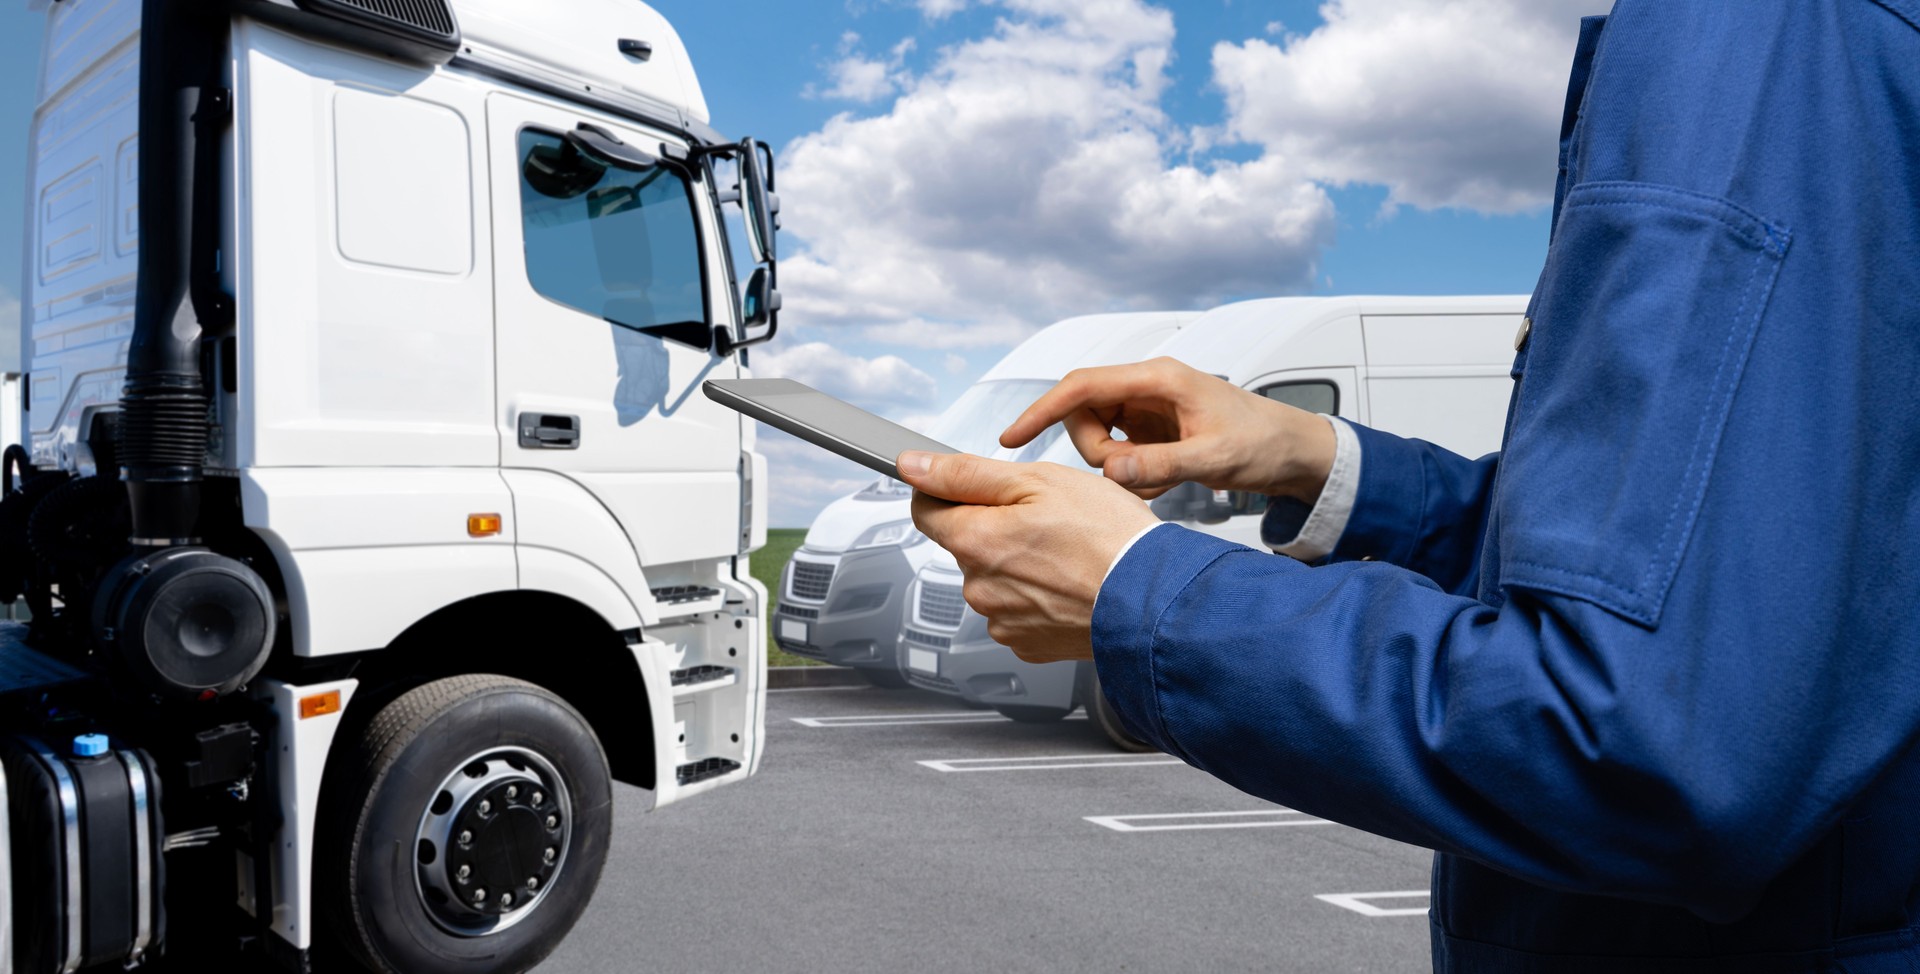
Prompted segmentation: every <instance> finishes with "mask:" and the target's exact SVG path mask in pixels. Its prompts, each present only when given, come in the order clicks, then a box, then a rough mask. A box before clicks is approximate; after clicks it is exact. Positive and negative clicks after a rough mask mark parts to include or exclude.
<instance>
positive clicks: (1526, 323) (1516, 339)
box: [1513, 318, 1533, 352]
mask: <svg viewBox="0 0 1920 974" xmlns="http://www.w3.org/2000/svg"><path fill="white" fill-rule="evenodd" d="M1532 334H1533V319H1532V318H1522V319H1520V330H1519V331H1518V332H1516V333H1514V336H1513V350H1514V351H1516V352H1517V351H1519V350H1521V349H1523V348H1525V347H1527V336H1529V335H1532Z"/></svg>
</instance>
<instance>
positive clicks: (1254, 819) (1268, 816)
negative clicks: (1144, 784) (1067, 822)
mask: <svg viewBox="0 0 1920 974" xmlns="http://www.w3.org/2000/svg"><path fill="white" fill-rule="evenodd" d="M1085 818H1086V820H1087V821H1089V822H1092V823H1093V824H1095V825H1098V826H1100V827H1102V828H1109V829H1112V830H1114V831H1115V832H1184V831H1191V830H1194V829H1268V828H1273V827H1275V826H1280V825H1332V824H1333V823H1332V822H1329V821H1327V820H1326V819H1324V818H1314V817H1313V816H1311V815H1308V814H1307V813H1305V812H1296V811H1294V810H1293V809H1291V808H1268V809H1262V810H1260V811H1257V812H1166V813H1161V814H1157V815H1088V816H1085ZM1223 820H1224V821H1223ZM1135 823H1146V824H1135Z"/></svg>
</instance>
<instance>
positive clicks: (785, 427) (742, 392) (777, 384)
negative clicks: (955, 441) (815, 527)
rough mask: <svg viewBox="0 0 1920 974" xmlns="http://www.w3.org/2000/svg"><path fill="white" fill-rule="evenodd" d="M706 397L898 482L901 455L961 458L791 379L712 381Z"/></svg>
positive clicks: (935, 442)
mask: <svg viewBox="0 0 1920 974" xmlns="http://www.w3.org/2000/svg"><path fill="white" fill-rule="evenodd" d="M701 391H703V392H705V393H706V394H707V398H708V399H711V400H713V401H714V402H717V403H719V404H721V405H723V406H728V407H731V408H733V409H737V410H739V411H740V412H742V413H745V414H747V415H748V416H751V417H753V418H754V419H757V420H759V421H760V422H762V423H765V424H767V425H768V426H771V427H773V428H774V429H777V430H781V431H783V432H787V433H792V434H793V435H794V436H797V437H799V438H801V439H803V440H806V441H807V442H808V443H811V444H813V445H814V446H817V447H822V448H824V449H827V450H831V451H833V452H834V453H838V454H839V455H841V456H843V457H846V458H847V459H849V460H852V461H853V462H855V463H857V464H860V465H861V466H863V467H867V468H868V469H871V470H876V471H879V472H880V473H883V474H886V475H887V476H889V477H892V478H894V479H895V480H898V479H900V470H899V468H898V467H895V466H894V465H893V462H894V460H896V459H898V458H899V456H900V454H901V453H904V452H906V451H907V450H922V451H925V452H927V453H959V452H960V451H959V450H956V449H954V448H953V447H950V446H948V445H946V444H945V443H941V442H940V441H938V440H933V439H929V438H927V437H925V436H921V435H920V434H918V433H915V432H914V431H912V430H910V429H908V428H906V427H905V426H901V425H900V424H898V423H894V422H891V421H888V420H884V419H881V418H880V417H878V416H875V415H874V414H872V413H870V412H867V411H866V410H864V409H861V408H860V407H859V406H855V405H853V404H852V403H849V402H843V401H841V400H839V399H835V398H833V397H832V396H829V395H827V394H826V393H824V392H821V391H819V390H818V389H814V388H812V387H810V386H807V385H804V384H802V383H799V382H795V381H793V380H792V379H708V380H707V381H706V382H705V383H704V384H702V386H701Z"/></svg>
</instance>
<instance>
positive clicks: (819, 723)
mask: <svg viewBox="0 0 1920 974" xmlns="http://www.w3.org/2000/svg"><path fill="white" fill-rule="evenodd" d="M787 719H788V720H791V721H793V722H794V723H796V724H799V725H800V726H802V727H908V726H912V725H914V724H997V723H1002V722H1007V723H1011V722H1012V718H1009V717H1002V716H1000V715H999V714H995V713H980V712H978V711H960V712H958V713H956V712H954V711H951V710H949V711H945V712H943V713H937V714H861V715H857V716H851V717H789V718H787ZM1066 719H1067V720H1076V719H1077V720H1086V719H1087V718H1086V715H1084V714H1074V715H1072V716H1070V717H1067V718H1066Z"/></svg>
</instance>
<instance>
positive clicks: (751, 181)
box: [740, 139, 780, 264]
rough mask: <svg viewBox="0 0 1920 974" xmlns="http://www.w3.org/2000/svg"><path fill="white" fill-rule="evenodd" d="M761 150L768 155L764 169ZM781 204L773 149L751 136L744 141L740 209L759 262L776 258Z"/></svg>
mask: <svg viewBox="0 0 1920 974" xmlns="http://www.w3.org/2000/svg"><path fill="white" fill-rule="evenodd" d="M762 153H765V154H766V158H767V165H766V168H764V169H763V168H761V163H760V156H761V154H762ZM779 206H780V204H779V202H778V200H777V198H776V197H775V196H774V195H773V150H771V149H769V148H767V147H766V145H764V144H763V143H760V142H755V141H754V140H752V139H747V140H746V141H744V142H741V143H740V209H741V211H742V212H743V214H744V216H745V219H746V223H747V248H748V250H749V251H750V252H751V253H752V254H753V262H754V263H756V264H767V263H772V262H773V261H774V260H775V259H776V252H775V248H774V231H775V229H776V228H777V227H778V223H777V222H776V221H775V220H774V214H775V213H777V212H778V211H779Z"/></svg>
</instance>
